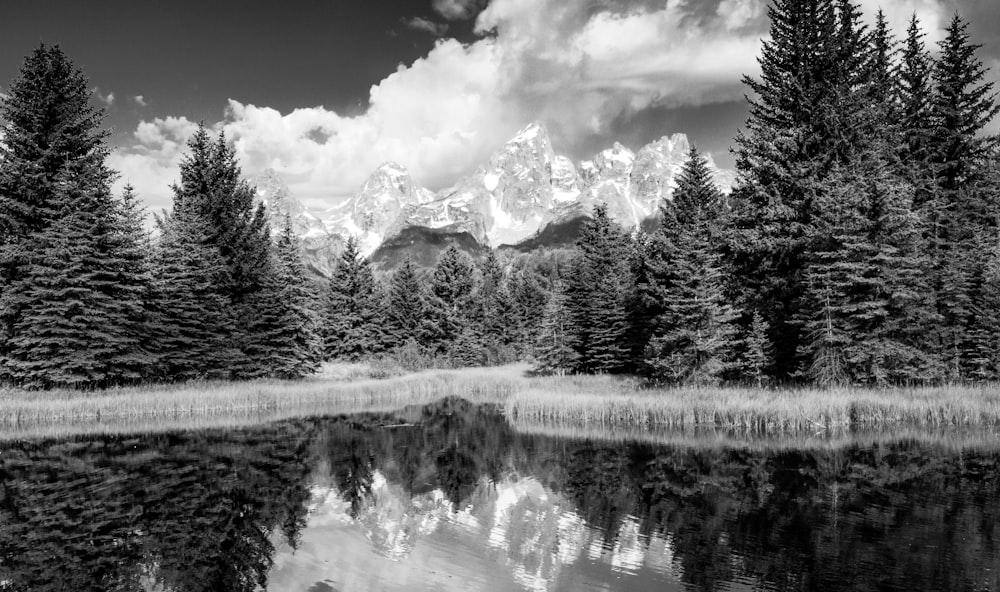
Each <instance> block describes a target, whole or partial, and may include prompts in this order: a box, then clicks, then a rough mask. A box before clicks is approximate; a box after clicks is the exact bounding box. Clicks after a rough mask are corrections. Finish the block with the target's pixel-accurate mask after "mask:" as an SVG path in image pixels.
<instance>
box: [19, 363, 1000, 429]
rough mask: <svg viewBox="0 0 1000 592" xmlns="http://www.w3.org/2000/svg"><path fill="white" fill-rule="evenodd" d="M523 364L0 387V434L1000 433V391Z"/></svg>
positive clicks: (962, 387) (974, 388)
mask: <svg viewBox="0 0 1000 592" xmlns="http://www.w3.org/2000/svg"><path fill="white" fill-rule="evenodd" d="M527 372H528V367H527V366H526V365H523V364H521V365H512V366H502V367H496V368H467V369H459V370H425V371H420V372H413V373H409V374H404V375H402V376H397V377H392V378H361V377H360V376H361V375H360V374H355V375H354V376H346V377H344V376H339V377H338V376H330V375H329V374H328V375H327V376H325V377H317V378H310V379H306V380H303V381H273V380H272V381H251V382H206V383H187V384H182V385H156V386H143V387H127V388H116V389H109V390H104V391H92V392H86V391H65V390H62V391H58V390H57V391H19V390H14V389H5V390H2V391H0V440H9V439H17V438H32V437H46V436H51V437H58V436H71V435H79V434H97V433H122V434H124V433H138V432H146V433H148V432H163V431H171V430H178V429H196V428H211V427H242V426H250V425H256V424H261V423H267V422H270V421H278V420H282V419H292V418H302V417H309V416H318V415H334V416H336V415H349V414H354V413H365V412H389V411H394V410H398V409H401V408H403V407H406V406H409V405H424V404H428V403H432V402H434V401H437V400H440V399H442V398H445V397H460V398H464V399H467V400H469V401H471V402H474V403H491V404H496V405H498V406H499V407H500V409H501V410H502V411H503V412H504V414H505V415H506V416H507V418H508V420H509V421H510V422H511V423H512V425H515V426H546V427H547V428H550V429H557V430H558V429H564V430H566V429H574V428H575V429H582V430H584V431H587V430H590V431H592V430H594V429H599V430H610V431H614V432H623V431H624V432H627V433H639V434H642V433H655V432H663V431H672V432H677V433H683V432H692V431H697V430H709V431H712V430H716V431H720V430H721V431H725V432H731V433H738V434H743V435H745V436H748V437H762V438H773V437H775V436H781V435H788V434H810V433H813V434H835V433H847V432H851V431H863V432H877V431H880V430H889V429H892V430H909V431H911V432H912V431H917V432H919V431H921V430H924V431H934V432H941V431H962V430H970V429H972V430H980V431H981V430H997V429H1000V388H998V387H997V386H995V385H994V386H943V387H922V388H894V389H884V390H875V389H828V390H820V389H808V388H802V389H774V390H771V389H754V388H743V387H722V388H698V387H691V388H660V389H641V388H638V387H637V386H636V385H637V382H636V381H635V380H634V379H630V378H623V377H612V376H565V377H555V376H547V377H534V376H528V375H527Z"/></svg>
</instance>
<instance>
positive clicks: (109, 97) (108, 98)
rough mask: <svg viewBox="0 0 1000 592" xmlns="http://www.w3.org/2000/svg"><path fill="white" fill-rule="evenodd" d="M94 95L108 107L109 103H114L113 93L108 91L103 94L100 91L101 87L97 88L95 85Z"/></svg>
mask: <svg viewBox="0 0 1000 592" xmlns="http://www.w3.org/2000/svg"><path fill="white" fill-rule="evenodd" d="M94 96H95V97H97V100H98V101H100V102H102V103H104V104H105V105H106V106H108V107H110V106H111V105H114V104H115V93H113V92H109V93H108V94H104V93H102V92H101V89H99V88H97V87H96V86H95V87H94Z"/></svg>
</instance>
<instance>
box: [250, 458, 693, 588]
mask: <svg viewBox="0 0 1000 592" xmlns="http://www.w3.org/2000/svg"><path fill="white" fill-rule="evenodd" d="M308 510H309V519H308V526H307V528H306V530H305V531H304V532H303V536H302V540H303V545H302V547H301V548H300V549H299V550H298V551H296V554H295V556H292V555H291V553H290V550H288V551H286V552H285V553H279V554H278V556H277V557H276V558H275V568H276V569H275V571H274V574H275V575H276V576H277V578H274V577H272V581H273V582H274V585H273V586H271V587H269V589H270V590H293V589H296V588H295V586H296V585H298V584H297V583H296V584H295V585H287V583H286V584H280V583H279V582H287V581H296V582H300V581H303V582H304V581H306V580H311V581H312V582H316V581H320V580H322V579H324V578H330V580H331V581H335V582H339V583H340V584H339V585H338V586H337V589H342V590H345V591H346V590H351V589H357V590H363V589H373V588H374V589H391V590H397V589H399V590H406V589H418V588H421V587H423V588H426V587H431V588H434V589H441V590H474V589H482V590H528V591H532V592H543V591H548V590H554V589H556V588H557V585H558V584H559V582H560V581H562V580H561V578H560V575H561V574H562V573H563V572H564V571H565V570H566V569H567V568H569V567H570V566H573V565H577V564H578V565H579V566H580V567H583V566H584V565H585V564H588V565H593V564H596V565H599V566H600V565H603V566H605V568H606V569H607V570H608V573H607V577H608V581H612V580H614V579H617V578H619V577H628V576H636V575H638V574H640V572H642V571H643V570H647V571H646V573H647V574H648V573H649V571H652V572H654V573H655V574H658V576H657V579H659V580H660V581H662V578H663V577H664V576H666V577H667V579H668V580H672V581H675V582H676V581H679V575H680V574H679V571H678V566H677V565H676V564H675V562H674V547H673V540H672V538H671V537H670V535H663V534H660V533H654V534H653V535H651V536H648V535H645V534H642V533H641V532H640V523H639V520H638V519H636V518H635V517H631V516H629V517H626V518H625V519H623V520H622V522H621V524H620V525H619V527H618V529H617V530H616V531H615V532H613V533H605V532H602V531H601V530H599V529H597V528H594V527H592V526H591V525H589V524H587V522H586V521H585V520H584V519H583V518H582V517H581V516H580V515H579V514H578V513H577V512H576V511H575V510H574V509H573V504H572V502H570V501H569V500H567V499H565V498H563V497H562V496H561V495H560V494H557V493H554V492H552V491H549V490H548V489H546V488H545V487H544V486H543V485H542V484H541V483H539V482H538V481H537V480H535V479H533V478H527V479H515V478H508V479H505V480H503V481H501V482H498V483H490V482H488V481H487V480H486V479H481V480H480V482H479V483H478V485H477V486H476V488H475V490H474V491H473V493H472V495H471V496H470V498H469V502H468V504H467V505H466V506H465V507H464V508H461V509H458V510H453V509H452V504H451V502H450V501H449V500H448V499H447V498H446V497H445V495H444V493H443V492H442V491H441V490H439V489H436V490H433V491H431V492H428V493H424V494H420V495H416V496H413V495H410V494H408V493H407V492H406V490H405V489H404V488H403V487H402V486H400V485H398V484H394V483H390V482H388V481H387V480H386V478H385V475H384V474H383V473H381V472H380V471H375V472H374V473H373V475H372V487H371V495H370V496H369V497H368V498H366V499H365V500H364V501H363V502H362V504H361V507H360V509H359V512H358V515H357V518H356V519H352V518H351V517H350V504H349V503H347V502H345V501H344V500H343V499H342V497H341V495H340V492H339V491H337V488H336V487H335V486H332V485H323V486H315V487H314V488H313V489H312V498H311V500H310V502H309V505H308ZM352 533H353V534H352ZM318 541H322V543H321V544H317V542H318ZM359 545H360V547H359ZM386 560H389V562H388V563H385V561H386ZM380 561H381V562H382V563H379V562H380ZM490 565H492V566H493V567H490ZM432 566H434V567H432ZM334 567H335V568H336V569H332V568H334ZM591 569H592V567H591V568H587V570H588V571H590V570H591ZM494 571H495V573H494ZM299 572H302V573H301V574H300V573H299ZM462 574H465V575H462ZM470 574H476V575H475V576H472V575H470ZM615 574H617V575H615ZM307 576H308V577H307ZM572 577H573V576H569V577H568V578H565V581H572ZM645 577H649V576H645ZM458 580H461V581H458ZM432 581H433V585H430V582H432ZM445 581H447V584H444V583H443V582H445ZM344 582H348V583H349V582H354V583H355V586H354V587H352V586H350V585H347V586H346V587H343V586H344ZM564 585H565V583H564Z"/></svg>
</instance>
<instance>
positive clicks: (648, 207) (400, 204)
mask: <svg viewBox="0 0 1000 592" xmlns="http://www.w3.org/2000/svg"><path fill="white" fill-rule="evenodd" d="M689 151H690V143H689V141H688V139H687V136H685V135H684V134H674V135H672V136H669V137H666V136H665V137H663V138H661V139H659V140H657V141H655V142H652V143H650V144H648V145H647V146H644V147H642V148H641V149H640V150H639V151H638V152H633V151H632V150H630V149H628V148H627V147H625V146H623V145H621V144H620V143H615V144H614V145H613V146H612V147H611V148H608V149H607V150H603V151H601V152H599V153H598V154H596V155H595V156H594V158H593V159H591V160H585V161H583V162H581V163H580V164H579V165H574V163H573V162H572V161H571V160H570V159H568V158H566V157H565V156H560V155H558V154H556V153H555V151H554V150H553V147H552V143H551V140H550V138H549V134H548V132H547V130H546V129H545V127H544V126H543V125H542V124H540V123H532V124H530V125H528V126H527V127H525V128H524V129H522V130H521V131H520V132H518V133H517V134H516V135H515V136H514V137H513V138H512V139H511V140H510V141H508V142H507V143H506V144H504V145H503V146H502V147H501V148H500V149H499V150H497V151H496V152H495V153H493V155H491V156H490V158H489V161H488V162H486V163H485V164H484V165H483V166H481V167H480V168H478V169H477V170H476V171H475V172H473V173H472V174H470V175H469V176H467V177H464V178H462V179H460V180H458V181H457V182H456V183H455V184H454V185H453V186H452V187H449V188H446V189H443V190H441V191H439V192H437V193H436V194H435V193H434V192H432V191H430V190H428V189H426V188H424V187H421V186H419V185H418V184H417V183H416V182H414V180H413V178H412V177H411V175H410V173H409V172H408V171H407V170H406V168H405V167H403V166H401V165H399V164H397V163H392V162H389V163H385V164H383V165H382V166H380V167H379V168H378V169H376V170H375V172H373V173H372V175H371V176H370V177H369V178H368V180H367V181H366V182H365V183H364V185H363V186H362V187H361V189H360V191H359V192H358V193H357V195H355V196H354V197H353V198H352V199H349V200H347V201H346V202H344V203H342V204H340V205H338V206H336V207H334V208H331V209H329V210H327V211H326V212H325V213H324V214H323V215H322V217H321V218H317V217H316V216H313V215H312V214H309V213H308V212H306V211H305V208H303V207H302V205H301V204H300V203H299V202H298V201H297V200H294V199H293V198H291V197H290V196H289V194H288V191H287V187H285V186H284V185H283V184H282V183H281V182H280V180H279V179H277V176H276V175H274V173H273V172H267V173H265V174H264V175H262V176H261V177H260V178H259V180H258V183H257V184H258V192H259V194H260V196H261V199H262V200H264V201H265V202H268V203H274V204H275V207H274V208H273V209H274V210H275V212H276V214H275V215H278V212H280V215H281V216H282V219H283V216H284V215H285V214H286V213H287V214H288V215H289V216H291V217H292V219H293V224H294V227H295V230H296V232H298V233H299V234H300V236H302V237H303V239H304V241H305V242H306V243H307V251H309V250H310V249H312V251H314V252H318V251H323V250H324V249H325V250H326V251H330V249H331V248H332V249H333V250H337V249H339V248H342V247H341V245H342V244H343V242H344V241H346V239H347V237H349V236H354V237H356V238H357V239H358V242H359V247H360V249H361V251H362V253H363V254H365V255H371V254H372V253H374V252H375V251H376V250H377V249H379V247H382V246H383V245H389V244H392V245H393V248H397V249H398V248H405V246H406V245H408V244H410V243H411V242H412V241H413V240H418V239H415V238H413V237H415V236H420V235H421V233H430V234H432V235H435V236H439V237H440V236H444V237H447V236H459V235H463V236H467V238H466V239H465V240H467V241H471V242H474V243H475V244H478V245H482V246H483V247H493V248H495V247H500V246H503V245H509V246H517V245H518V244H521V243H526V242H527V243H528V244H533V243H531V242H530V241H537V240H538V237H544V236H546V235H544V234H543V232H544V231H545V230H546V229H547V228H550V227H551V228H556V227H558V226H559V225H562V224H570V223H572V221H574V220H579V219H580V218H582V217H585V216H587V215H589V214H590V212H591V211H592V210H593V208H594V206H595V205H597V204H599V203H603V204H606V205H607V207H608V212H609V214H610V216H611V217H612V218H613V219H614V220H616V221H617V222H618V223H620V224H622V225H623V226H625V227H627V228H635V227H637V226H639V225H640V224H642V223H643V222H644V221H645V220H648V219H650V218H652V217H654V216H656V214H657V210H658V208H659V205H660V203H662V201H663V200H664V199H670V197H671V195H672V192H673V190H674V189H675V188H676V177H677V175H678V173H679V172H680V170H681V168H682V167H683V165H684V163H685V162H687V159H688V154H689ZM709 164H710V166H711V168H712V169H713V171H714V172H715V179H716V182H717V183H718V184H719V186H720V188H721V189H723V190H724V191H729V190H730V189H731V186H732V182H733V176H732V173H731V172H729V171H724V170H721V169H719V168H718V167H716V166H715V164H714V162H712V161H711V158H709ZM282 223H283V222H282ZM310 241H311V242H310ZM310 245H311V246H310Z"/></svg>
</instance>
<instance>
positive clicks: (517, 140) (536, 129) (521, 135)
mask: <svg viewBox="0 0 1000 592" xmlns="http://www.w3.org/2000/svg"><path fill="white" fill-rule="evenodd" d="M539 137H544V138H545V139H546V140H547V139H548V137H549V131H548V130H547V129H545V124H543V123H542V122H540V121H532V122H531V123H529V124H528V125H526V126H525V127H524V128H522V129H521V131H519V132H517V135H516V136H514V137H513V138H511V140H510V142H508V143H509V144H521V143H525V142H531V141H533V140H535V139H537V138H539Z"/></svg>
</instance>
